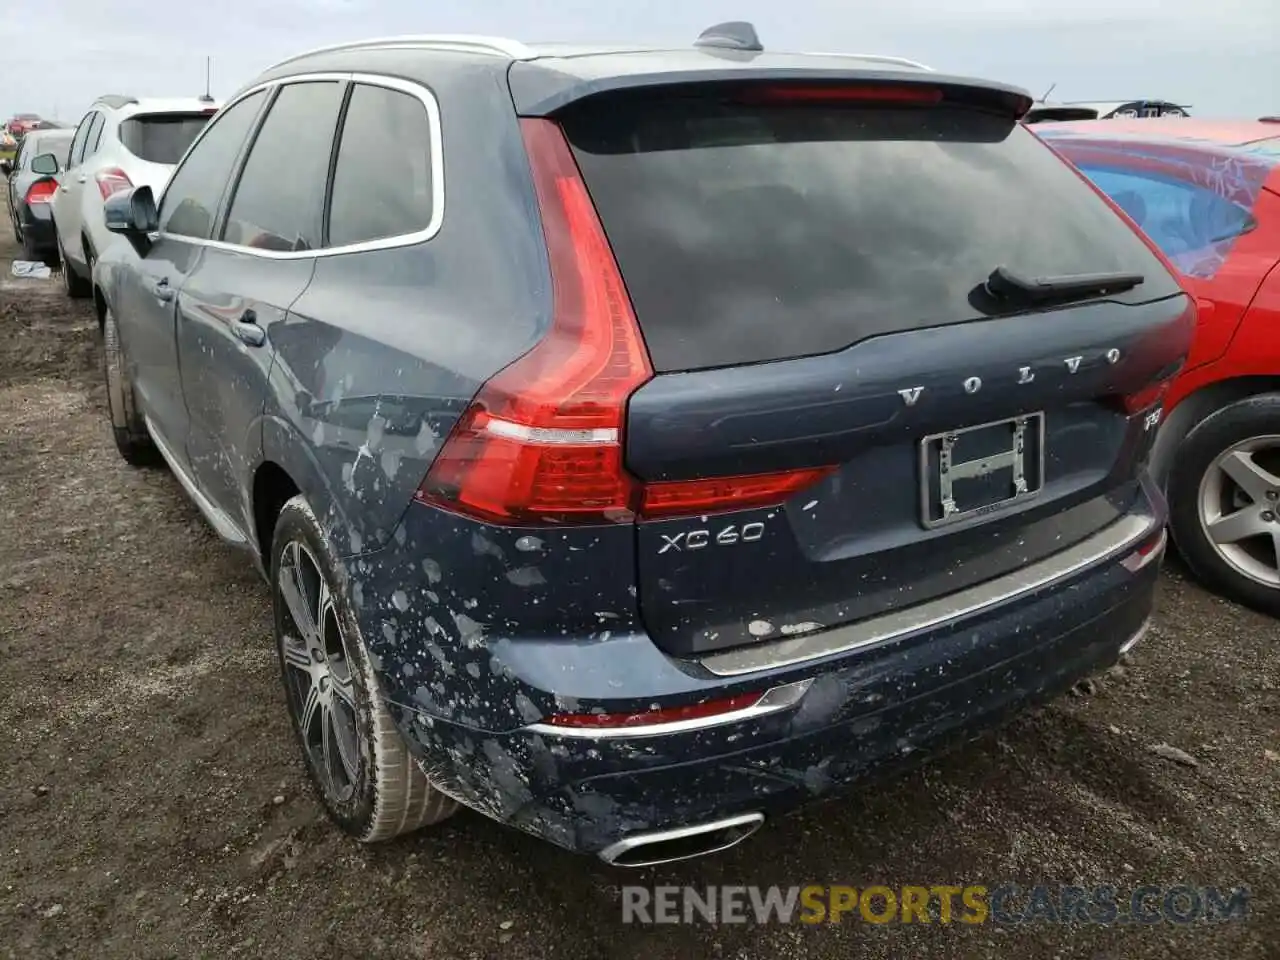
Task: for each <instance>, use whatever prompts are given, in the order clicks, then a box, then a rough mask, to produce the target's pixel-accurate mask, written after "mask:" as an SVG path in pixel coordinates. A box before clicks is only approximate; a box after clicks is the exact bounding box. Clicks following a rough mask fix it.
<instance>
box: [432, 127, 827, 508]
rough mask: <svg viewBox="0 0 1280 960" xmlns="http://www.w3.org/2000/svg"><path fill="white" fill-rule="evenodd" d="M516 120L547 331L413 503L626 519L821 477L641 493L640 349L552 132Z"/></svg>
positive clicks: (491, 386)
mask: <svg viewBox="0 0 1280 960" xmlns="http://www.w3.org/2000/svg"><path fill="white" fill-rule="evenodd" d="M520 123H521V131H522V133H523V136H524V142H525V149H526V151H527V153H528V157H529V163H530V166H531V168H532V172H533V182H534V188H535V191H536V194H537V199H538V208H539V211H540V212H541V215H542V228H543V234H544V237H545V241H546V245H547V253H548V258H549V260H550V264H551V286H552V298H553V314H552V319H551V328H550V330H549V331H548V332H547V334H546V335H545V336H544V337H543V338H542V340H540V341H539V342H538V344H537V345H536V346H534V348H533V349H532V350H530V351H529V352H528V353H526V354H525V355H524V356H522V357H520V358H519V359H518V360H516V361H515V362H513V363H511V364H510V365H509V366H507V367H506V368H504V369H503V370H502V371H500V372H499V373H498V374H497V375H496V376H495V377H494V378H493V379H491V380H490V381H488V383H486V384H485V385H484V386H483V387H482V388H481V389H480V392H479V393H478V394H477V395H476V398H475V400H474V401H472V403H471V405H470V406H469V407H468V408H467V409H466V410H465V411H464V412H463V414H462V416H461V417H460V418H459V419H458V422H457V424H456V425H455V426H454V428H453V430H452V431H451V432H450V434H449V437H448V439H447V440H446V441H445V444H444V446H443V447H442V448H441V450H440V453H439V454H438V455H437V457H436V459H435V462H434V463H433V464H432V466H431V469H430V471H429V472H428V473H427V476H426V478H425V479H424V480H423V481H422V484H421V486H420V487H419V488H418V491H417V493H416V494H415V499H417V500H418V501H419V502H421V503H427V504H432V505H434V506H438V507H441V508H443V509H446V510H449V511H451V512H454V513H458V514H462V515H463V516H468V517H472V518H474V519H478V520H482V521H485V522H488V523H497V524H504V525H515V526H529V525H534V526H537V525H543V524H584V523H600V522H602V521H612V522H622V523H628V522H632V521H634V520H635V519H636V517H637V516H638V515H643V516H645V517H647V518H658V517H668V516H682V515H686V514H690V513H708V512H713V511H723V510H737V509H744V508H746V507H752V506H764V505H767V504H772V503H779V502H781V501H782V500H784V499H785V498H786V497H787V496H789V495H790V494H792V493H794V492H796V491H798V490H799V489H801V488H802V487H805V486H808V485H809V484H811V483H813V482H814V481H816V480H817V479H818V478H819V477H821V476H822V475H824V474H825V473H827V472H829V470H828V469H827V468H824V469H817V470H815V469H805V470H795V471H787V472H785V473H778V474H764V475H757V476H746V477H725V478H717V479H712V480H692V481H680V482H663V483H652V484H647V485H646V484H644V483H642V482H641V481H639V480H637V479H636V478H634V477H632V476H631V475H630V474H629V473H627V471H626V469H625V468H624V466H623V446H622V439H623V437H622V434H623V427H624V423H625V420H626V409H627V398H628V397H629V396H630V395H631V394H632V393H633V392H634V391H635V390H636V389H637V388H639V387H640V386H642V385H643V384H644V383H645V382H647V381H648V380H649V379H650V378H652V377H653V368H652V366H651V365H650V363H649V354H648V350H647V349H646V348H645V345H644V339H643V337H642V336H641V333H640V326H639V324H638V323H637V322H636V318H635V313H634V311H633V310H632V306H631V300H630V298H629V296H628V295H627V291H626V287H625V285H624V284H623V280H622V275H621V273H620V272H619V270H618V265H617V262H616V261H615V259H614V256H613V250H612V248H610V246H609V241H608V239H607V238H606V236H605V233H604V228H603V226H602V225H601V223H600V219H599V217H598V216H597V215H596V210H595V206H594V205H593V204H592V202H591V197H590V195H589V194H588V192H587V187H586V184H585V183H584V182H583V179H582V174H581V173H580V171H579V170H578V165H577V162H576V161H575V160H574V158H573V153H572V151H571V150H570V148H569V144H568V141H567V140H566V139H565V136H564V133H563V131H562V130H561V129H560V127H559V126H558V125H557V124H556V123H554V122H553V121H550V120H544V119H524V120H521V122H520Z"/></svg>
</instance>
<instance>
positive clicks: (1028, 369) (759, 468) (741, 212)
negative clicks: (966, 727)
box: [557, 82, 1193, 655]
mask: <svg viewBox="0 0 1280 960" xmlns="http://www.w3.org/2000/svg"><path fill="white" fill-rule="evenodd" d="M962 100H963V98H962ZM557 119H558V120H559V121H560V122H561V124H562V125H563V127H564V130H565V133H566V135H567V137H568V139H569V141H570V143H571V145H572V147H573V150H574V154H575V157H576V159H577V161H578V165H579V167H580V169H581V171H582V174H583V176H584V179H585V182H586V184H587V187H588V189H589V190H590V193H591V196H592V199H593V201H594V203H595V205H596V208H597V211H598V213H599V214H600V218H601V221H602V223H603V226H604V229H605V232H606V234H607V236H608V239H609V242H610V244H611V245H612V247H613V251H614V254H615V255H616V257H617V261H618V265H619V268H620V270H621V273H622V276H623V279H624V281H625V283H626V285H627V289H628V291H629V293H630V296H631V299H632V302H633V304H634V307H635V312H636V315H637V318H638V321H639V325H640V327H641V330H642V332H643V335H644V338H645V341H646V344H647V346H648V350H649V353H650V356H651V358H652V362H653V367H654V371H655V373H656V376H655V377H654V378H653V379H652V380H650V381H649V382H648V383H647V384H645V385H644V386H643V387H641V388H640V389H639V390H638V391H637V392H636V393H635V394H634V395H633V396H632V397H631V400H630V405H629V410H628V418H627V422H626V430H625V457H626V465H627V467H628V469H629V470H630V472H632V473H633V474H635V475H636V476H637V477H639V478H641V479H642V480H645V481H649V482H657V481H693V480H700V481H702V482H701V483H699V484H692V483H690V484H689V485H688V487H687V490H686V488H684V487H682V486H681V485H680V484H679V483H676V484H664V489H666V490H667V491H668V492H669V495H670V496H672V497H677V498H678V497H680V496H681V495H682V493H681V491H682V490H686V492H687V510H686V511H685V513H686V515H685V516H683V517H680V518H677V519H662V520H656V521H645V520H643V519H642V520H641V521H640V522H639V524H638V531H639V532H638V538H637V548H638V561H637V562H638V572H639V585H638V591H639V601H640V605H641V611H642V615H643V618H644V621H645V625H646V627H647V628H648V630H649V631H650V632H651V634H652V636H653V637H654V639H655V641H656V642H657V643H658V644H659V645H661V646H662V647H663V648H664V649H666V650H668V651H669V652H672V653H675V654H680V655H692V654H697V653H701V652H706V651H710V650H716V649H722V648H725V647H731V646H736V645H741V644H746V643H753V642H761V641H768V640H770V639H777V638H780V637H783V636H789V635H795V634H797V633H803V632H808V631H818V630H822V629H827V628H831V627H834V626H838V625H840V624H844V623H848V622H851V621H854V620H859V619H863V618H867V617H872V616H875V615H877V614H882V613H885V612H887V611H889V610H891V609H894V608H897V607H901V606H904V605H908V604H915V603H920V602H923V601H926V600H929V599H930V598H934V597H937V596H940V595H943V594H947V593H951V592H954V591H956V590H960V589H963V588H965V587H967V586H970V585H973V584H975V583H978V582H980V581H983V580H987V579H990V578H992V577H996V576H999V575H1001V574H1004V573H1007V572H1009V571H1011V570H1014V569H1017V568H1019V567H1022V566H1025V565H1026V564H1028V563H1032V562H1034V561H1036V560H1038V559H1041V558H1043V557H1045V556H1047V555H1049V554H1052V553H1055V552H1057V551H1060V550H1063V549H1066V548H1067V547H1069V546H1071V545H1072V544H1073V543H1076V542H1078V541H1080V540H1081V539H1083V538H1086V537H1088V536H1089V535H1090V534H1091V533H1093V532H1095V531H1097V530H1098V529H1100V528H1101V527H1103V526H1105V525H1107V524H1108V523H1111V522H1113V521H1114V520H1115V519H1117V517H1119V516H1120V515H1122V514H1123V513H1124V512H1125V511H1127V510H1130V509H1132V508H1133V506H1134V502H1135V499H1136V498H1137V497H1139V496H1142V493H1141V491H1140V490H1139V485H1138V478H1139V475H1140V473H1141V464H1142V460H1143V457H1144V456H1145V453H1146V449H1147V446H1148V443H1147V441H1148V439H1149V437H1150V434H1151V431H1150V430H1149V427H1150V425H1151V418H1149V417H1146V416H1145V411H1147V410H1148V409H1150V408H1152V407H1153V406H1154V405H1155V404H1156V403H1157V402H1158V391H1152V389H1151V388H1152V385H1153V384H1158V383H1159V382H1161V381H1163V380H1167V379H1168V378H1169V377H1170V376H1171V375H1172V374H1173V373H1174V372H1175V371H1176V369H1177V367H1178V365H1179V364H1180V363H1181V360H1182V357H1183V355H1184V354H1185V351H1186V347H1187V343H1188V340H1189V337H1190V326H1191V323H1192V316H1193V315H1192V314H1191V312H1190V311H1191V307H1190V303H1189V301H1188V299H1187V298H1186V297H1185V296H1184V295H1183V294H1182V293H1181V291H1180V289H1179V287H1178V285H1177V283H1176V281H1175V280H1174V279H1173V278H1172V276H1171V275H1170V274H1169V272H1168V271H1167V269H1166V267H1165V266H1164V264H1163V263H1162V262H1161V260H1160V259H1159V258H1158V257H1157V256H1156V255H1155V254H1153V253H1152V251H1151V250H1150V249H1149V247H1148V246H1147V244H1146V243H1145V242H1144V241H1143V240H1142V239H1141V238H1140V237H1139V236H1138V235H1136V234H1135V233H1134V232H1133V231H1132V230H1131V229H1130V228H1129V227H1128V226H1127V225H1126V224H1124V223H1123V221H1121V220H1120V219H1119V218H1118V217H1117V216H1116V215H1115V213H1114V211H1113V210H1112V209H1111V208H1110V207H1109V206H1108V205H1107V203H1106V201H1105V200H1103V199H1102V198H1101V197H1100V196H1099V195H1098V194H1097V193H1096V191H1094V190H1093V189H1092V188H1091V187H1090V186H1088V185H1087V184H1086V183H1085V182H1084V181H1083V180H1082V179H1081V178H1080V177H1079V176H1078V175H1077V174H1076V173H1075V172H1074V171H1072V170H1071V169H1070V168H1069V167H1068V166H1067V165H1065V164H1064V163H1063V162H1062V161H1061V160H1059V159H1058V158H1057V157H1056V156H1055V155H1054V154H1053V153H1052V152H1051V151H1050V150H1048V149H1047V148H1046V147H1045V146H1044V145H1043V144H1042V143H1040V142H1039V141H1038V140H1037V139H1036V138H1035V137H1034V136H1033V135H1032V134H1030V133H1029V132H1028V131H1027V130H1025V129H1023V128H1022V127H1021V126H1020V125H1019V124H1018V123H1017V122H1016V116H1015V115H1014V113H1013V112H1012V111H1010V110H1008V109H1003V110H1001V109H999V107H998V104H996V103H994V102H993V103H988V104H983V103H978V102H973V100H972V98H970V99H969V100H968V101H967V102H954V101H953V100H952V98H951V97H950V95H949V94H948V95H943V94H940V93H939V91H937V90H931V89H930V88H928V87H926V86H920V85H918V84H917V85H915V86H911V87H906V86H889V85H879V86H872V87H868V86H866V85H863V86H847V85H841V86H833V85H831V84H824V85H817V86H815V85H814V84H812V83H808V84H804V85H799V86H797V85H795V84H786V85H781V86H779V85H776V84H762V83H759V82H751V83H739V84H700V85H693V86H689V87H683V88H668V89H665V90H654V89H649V90H646V91H634V90H632V91H622V92H612V93H609V94H606V95H603V96H594V97H589V98H587V99H585V100H582V101H579V102H577V103H575V104H572V105H571V106H569V107H568V108H567V109H565V110H563V111H561V113H560V115H559V116H558V117H557ZM997 268H1004V269H1005V271H1006V275H1008V274H1012V275H1014V276H1015V277H1021V278H1024V279H1026V278H1045V277H1052V278H1062V277H1065V276H1074V275H1086V274H1088V275H1098V274H1106V275H1113V274H1136V275H1139V276H1140V277H1141V279H1142V282H1141V283H1138V284H1137V285H1132V282H1131V280H1130V281H1129V282H1128V283H1127V284H1126V283H1122V282H1120V281H1119V280H1116V281H1115V283H1114V285H1113V286H1111V287H1109V288H1108V287H1107V285H1106V284H1103V285H1102V289H1092V288H1090V289H1088V290H1087V291H1086V292H1083V293H1082V292H1080V291H1076V292H1075V293H1074V294H1060V295H1057V296H1054V297H1050V298H1043V299H1037V298H1036V296H1035V295H1034V294H1029V293H1026V291H1025V290H1024V287H1025V284H1023V285H1020V286H1015V287H1013V288H1010V287H1009V286H1008V285H1000V284H997V283H995V282H994V281H993V286H992V288H988V287H987V286H986V285H985V284H986V281H987V280H988V278H989V277H990V276H991V275H992V273H993V271H995V270H997ZM1094 286H1097V284H1094ZM1085 287H1086V288H1088V287H1089V284H1088V283H1086V284H1085ZM993 290H994V292H993ZM708 477H712V478H715V477H723V478H725V484H724V488H723V490H722V491H720V494H717V493H716V491H715V490H714V489H712V490H711V491H710V492H709V493H708V487H707V484H706V482H705V481H706V478H708ZM742 504H746V505H749V506H748V507H747V508H746V509H739V508H738V507H739V506H740V505H742ZM757 504H758V505H757ZM704 505H705V506H704ZM726 507H732V508H733V509H726ZM668 513H669V511H668Z"/></svg>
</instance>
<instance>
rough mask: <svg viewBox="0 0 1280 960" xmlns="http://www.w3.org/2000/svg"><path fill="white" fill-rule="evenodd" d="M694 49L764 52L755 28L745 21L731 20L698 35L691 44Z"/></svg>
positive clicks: (708, 28)
mask: <svg viewBox="0 0 1280 960" xmlns="http://www.w3.org/2000/svg"><path fill="white" fill-rule="evenodd" d="M693 45H694V46H695V47H712V48H716V47H719V48H721V49H724V50H750V51H752V52H755V53H760V52H763V51H764V46H763V45H762V44H761V43H760V37H759V36H758V35H757V34H756V28H755V27H753V26H752V25H751V24H749V23H747V22H746V21H745V20H731V21H729V22H728V23H717V24H716V25H715V26H714V27H707V29H705V30H703V31H702V33H700V34H698V39H697V40H695V41H694V42H693Z"/></svg>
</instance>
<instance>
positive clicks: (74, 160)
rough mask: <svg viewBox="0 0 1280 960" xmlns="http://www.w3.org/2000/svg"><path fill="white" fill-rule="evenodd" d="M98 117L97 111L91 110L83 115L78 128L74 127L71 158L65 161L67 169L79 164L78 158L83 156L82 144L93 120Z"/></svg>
mask: <svg viewBox="0 0 1280 960" xmlns="http://www.w3.org/2000/svg"><path fill="white" fill-rule="evenodd" d="M97 116H98V111H96V110H91V111H89V112H88V113H86V114H85V115H84V119H83V120H81V121H80V126H78V127H76V134H75V137H74V138H73V139H72V141H71V156H70V159H69V160H68V161H67V165H68V167H75V166H78V165H79V164H80V158H81V157H82V156H84V142H85V139H86V138H87V137H88V136H89V128H90V127H91V126H92V125H93V121H94V118H95V117H97Z"/></svg>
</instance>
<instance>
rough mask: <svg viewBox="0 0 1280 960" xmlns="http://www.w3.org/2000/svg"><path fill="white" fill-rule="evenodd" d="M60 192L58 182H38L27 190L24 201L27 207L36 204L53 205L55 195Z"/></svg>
mask: <svg viewBox="0 0 1280 960" xmlns="http://www.w3.org/2000/svg"><path fill="white" fill-rule="evenodd" d="M57 192H58V183H57V181H56V180H37V181H36V182H35V183H33V184H32V185H31V187H30V188H29V189H28V190H27V193H26V196H25V197H23V199H24V200H25V201H26V203H27V205H28V206H30V205H31V204H35V203H52V202H53V195H54V194H55V193H57Z"/></svg>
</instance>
